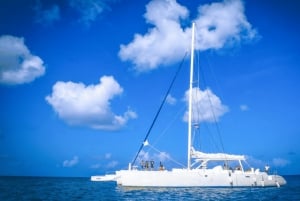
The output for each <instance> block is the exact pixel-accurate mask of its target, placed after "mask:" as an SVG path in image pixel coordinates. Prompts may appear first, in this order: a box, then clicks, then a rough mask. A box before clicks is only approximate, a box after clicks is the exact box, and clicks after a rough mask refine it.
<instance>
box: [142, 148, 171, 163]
mask: <svg viewBox="0 0 300 201" xmlns="http://www.w3.org/2000/svg"><path fill="white" fill-rule="evenodd" d="M168 159H171V157H170V154H168V153H167V152H159V153H156V154H152V153H150V152H145V151H143V150H142V151H141V152H140V154H139V160H140V161H141V160H144V161H150V160H153V161H161V162H165V161H167V160H168Z"/></svg>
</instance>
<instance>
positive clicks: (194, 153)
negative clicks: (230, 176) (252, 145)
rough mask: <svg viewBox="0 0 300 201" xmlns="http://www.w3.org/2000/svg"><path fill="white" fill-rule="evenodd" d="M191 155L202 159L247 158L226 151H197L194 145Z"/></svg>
mask: <svg viewBox="0 0 300 201" xmlns="http://www.w3.org/2000/svg"><path fill="white" fill-rule="evenodd" d="M191 157H192V158H197V159H202V160H215V161H218V160H227V161H228V160H246V159H245V156H244V155H233V154H225V153H203V152H200V151H196V150H195V149H194V148H193V147H192V150H191Z"/></svg>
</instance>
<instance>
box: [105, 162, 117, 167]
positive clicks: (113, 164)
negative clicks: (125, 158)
mask: <svg viewBox="0 0 300 201" xmlns="http://www.w3.org/2000/svg"><path fill="white" fill-rule="evenodd" d="M118 164H119V162H118V161H110V162H109V163H108V164H107V165H106V167H107V168H114V167H116V166H117V165H118Z"/></svg>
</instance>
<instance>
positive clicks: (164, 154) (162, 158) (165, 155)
mask: <svg viewBox="0 0 300 201" xmlns="http://www.w3.org/2000/svg"><path fill="white" fill-rule="evenodd" d="M154 158H157V159H158V161H160V162H165V161H166V160H168V159H170V158H171V157H170V155H169V154H168V153H167V152H160V153H159V154H156V155H155V156H154Z"/></svg>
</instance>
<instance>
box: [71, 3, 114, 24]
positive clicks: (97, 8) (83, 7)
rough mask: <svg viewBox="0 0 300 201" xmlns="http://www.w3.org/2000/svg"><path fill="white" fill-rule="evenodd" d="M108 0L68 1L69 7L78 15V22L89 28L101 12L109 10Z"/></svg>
mask: <svg viewBox="0 0 300 201" xmlns="http://www.w3.org/2000/svg"><path fill="white" fill-rule="evenodd" d="M107 2H109V3H112V2H114V1H111V0H110V1H109V0H106V1H105V0H69V4H70V6H71V7H72V8H73V9H75V10H77V11H78V12H79V14H80V19H79V21H80V22H82V23H83V24H85V25H87V26H89V25H90V24H91V23H92V22H93V21H95V20H96V19H97V17H98V15H100V14H101V13H102V12H104V11H105V10H110V7H109V5H108V3H107Z"/></svg>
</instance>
